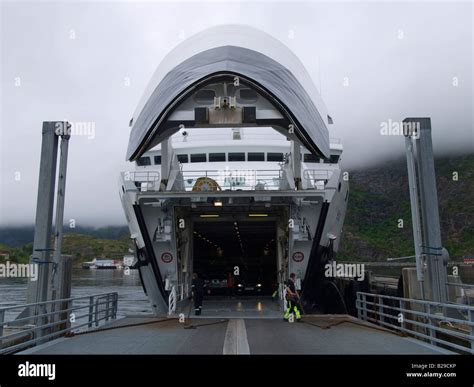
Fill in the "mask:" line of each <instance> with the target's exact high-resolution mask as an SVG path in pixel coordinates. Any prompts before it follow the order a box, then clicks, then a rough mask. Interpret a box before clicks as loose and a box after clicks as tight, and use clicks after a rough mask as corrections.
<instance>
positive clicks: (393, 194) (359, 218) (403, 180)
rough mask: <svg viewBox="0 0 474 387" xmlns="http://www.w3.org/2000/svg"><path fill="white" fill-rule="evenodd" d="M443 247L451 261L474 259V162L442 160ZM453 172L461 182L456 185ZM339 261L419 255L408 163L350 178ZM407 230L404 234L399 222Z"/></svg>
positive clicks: (439, 170) (438, 170) (439, 183)
mask: <svg viewBox="0 0 474 387" xmlns="http://www.w3.org/2000/svg"><path fill="white" fill-rule="evenodd" d="M435 169H436V174H437V187H438V200H439V211H440V222H441V235H442V241H443V245H444V246H445V247H446V248H447V249H448V251H449V253H450V256H451V259H452V260H456V261H461V260H462V259H463V258H466V257H473V256H474V225H473V220H474V157H473V156H465V157H459V158H449V159H448V158H443V159H437V160H436V162H435ZM453 172H457V173H458V180H457V181H455V180H453ZM349 184H350V193H349V204H348V210H347V215H346V220H345V225H344V235H343V239H342V245H341V250H340V252H339V254H338V258H339V259H341V260H342V259H345V260H363V261H385V260H386V258H387V257H401V256H408V255H413V254H414V247H413V236H412V235H413V234H412V228H411V213H410V198H409V192H408V178H407V172H406V164H405V160H403V159H402V160H398V161H391V162H386V163H385V164H384V165H383V166H377V167H376V168H372V169H368V170H365V171H363V172H362V171H352V172H351V173H350V181H349ZM399 219H402V220H403V228H398V220H399Z"/></svg>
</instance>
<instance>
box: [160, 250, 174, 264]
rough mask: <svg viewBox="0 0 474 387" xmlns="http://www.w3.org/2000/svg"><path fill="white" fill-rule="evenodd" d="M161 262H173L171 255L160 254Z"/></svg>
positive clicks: (166, 253)
mask: <svg viewBox="0 0 474 387" xmlns="http://www.w3.org/2000/svg"><path fill="white" fill-rule="evenodd" d="M161 260H162V261H163V262H164V263H170V262H171V261H172V260H173V254H171V253H168V252H165V253H163V254H161Z"/></svg>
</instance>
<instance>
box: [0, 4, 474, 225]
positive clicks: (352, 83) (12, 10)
mask: <svg viewBox="0 0 474 387" xmlns="http://www.w3.org/2000/svg"><path fill="white" fill-rule="evenodd" d="M1 7H2V30H1V43H2V60H1V65H2V70H1V79H2V85H1V92H2V99H1V104H0V105H1V109H2V116H1V145H0V150H1V158H0V160H1V165H0V170H1V178H0V179H1V180H0V183H1V187H0V224H2V225H11V224H18V223H31V222H33V221H34V213H35V202H36V193H37V184H38V170H39V165H38V162H39V152H40V146H41V123H42V121H45V120H58V119H59V120H61V119H67V120H70V121H73V122H88V123H93V124H94V125H95V137H94V138H93V139H90V138H87V137H86V136H77V137H74V138H72V140H71V144H70V157H69V163H68V166H69V171H68V177H67V192H66V213H65V220H66V221H67V220H68V219H71V218H73V219H75V220H76V223H77V224H78V225H84V224H94V225H104V224H111V223H124V222H125V220H124V216H123V213H122V208H121V206H120V202H119V197H118V193H117V190H118V184H117V178H118V172H119V171H120V170H126V169H130V166H129V165H128V164H127V163H126V162H125V161H124V157H125V150H126V147H127V142H128V135H129V127H128V122H129V119H130V117H131V115H132V113H133V111H134V109H135V107H136V105H137V103H138V101H139V99H140V97H141V94H142V93H143V91H144V90H145V88H146V85H147V83H148V80H149V79H150V77H151V75H152V74H153V72H154V70H155V69H156V67H157V65H158V63H159V62H160V60H161V59H162V58H163V57H164V56H165V55H166V53H167V52H169V51H170V50H171V49H172V48H173V47H175V46H176V45H177V44H178V43H179V42H180V40H181V38H182V37H183V36H190V35H192V34H194V33H197V32H199V31H201V30H203V29H205V28H208V27H211V26H214V25H218V24H225V23H245V24H248V25H251V26H254V27H256V28H259V29H262V30H264V31H266V32H268V33H270V34H271V35H273V36H275V37H277V38H278V39H280V40H281V41H282V42H283V43H285V44H287V45H288V46H289V47H290V48H291V49H292V50H293V51H294V52H295V53H296V54H297V55H298V56H299V57H300V59H301V60H302V61H303V63H304V64H305V65H306V67H307V68H308V71H309V72H310V74H311V76H312V78H313V80H314V81H315V83H316V85H317V86H318V87H319V88H321V92H322V97H323V99H324V101H325V102H326V105H327V106H328V109H329V111H330V114H331V116H332V117H333V118H334V121H335V124H334V126H333V127H332V128H331V136H332V137H339V138H342V140H343V143H344V147H345V153H344V163H345V164H344V165H345V166H346V167H347V168H361V167H364V166H366V165H369V164H374V163H377V162H380V161H381V160H384V159H385V158H387V157H393V156H396V155H403V140H402V139H401V138H398V137H395V136H385V137H384V136H381V135H380V126H381V124H382V123H383V122H387V121H388V120H390V119H391V120H402V119H403V118H404V117H407V116H430V117H431V118H432V124H433V139H434V147H435V151H436V152H437V153H439V154H441V153H442V154H455V153H459V152H467V151H472V149H473V148H474V147H473V145H474V140H473V126H472V123H473V121H474V120H473V87H472V86H473V77H472V69H473V62H472V51H473V42H472V4H470V3H455V4H451V3H448V2H446V3H423V2H421V3H418V2H417V3H413V4H410V3H405V2H404V3H400V4H396V3H383V4H376V3H359V2H355V3H335V4H329V3H310V2H307V3H296V4H295V3H290V2H289V3H281V2H278V3H269V2H266V3H258V4H252V3H249V2H242V3H238V2H231V3H215V2H213V3H199V2H194V3H174V2H173V3H171V2H170V3H163V2H158V3H148V2H144V3H130V2H120V3H109V2H94V3H88V2H72V3H69V4H68V3H43V2H40V3H26V2H20V3H13V2H4V3H2V5H1ZM197 15H200V17H196V16H197ZM455 84H456V85H455ZM18 176H19V177H20V179H19V180H18V179H16V178H18Z"/></svg>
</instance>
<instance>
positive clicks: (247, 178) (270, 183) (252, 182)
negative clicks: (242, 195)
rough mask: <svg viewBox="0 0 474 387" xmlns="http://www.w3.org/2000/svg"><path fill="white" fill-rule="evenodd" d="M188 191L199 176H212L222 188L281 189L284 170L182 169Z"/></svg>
mask: <svg viewBox="0 0 474 387" xmlns="http://www.w3.org/2000/svg"><path fill="white" fill-rule="evenodd" d="M182 174H183V180H184V184H185V189H186V191H191V190H192V189H193V187H194V185H195V184H196V182H197V180H198V179H199V178H206V177H207V178H211V179H213V180H214V181H215V182H216V183H217V184H218V185H219V187H220V189H221V190H279V189H280V186H281V182H282V181H283V175H282V170H255V169H249V170H231V169H221V170H199V171H182Z"/></svg>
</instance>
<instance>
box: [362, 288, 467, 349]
mask: <svg viewBox="0 0 474 387" xmlns="http://www.w3.org/2000/svg"><path fill="white" fill-rule="evenodd" d="M384 301H385V302H384ZM389 302H390V304H389ZM417 305H418V307H419V308H414V307H415V306H417ZM356 308H357V315H358V318H359V319H362V320H366V321H369V322H373V323H375V324H379V325H381V326H384V327H387V328H390V329H394V330H398V331H401V332H405V333H407V334H410V335H412V336H414V337H417V338H418V339H420V338H421V339H423V340H427V341H428V342H430V343H431V344H433V345H436V344H440V345H443V346H445V347H448V348H450V349H454V350H457V351H460V352H468V353H471V354H474V307H472V306H467V305H462V304H453V303H442V302H435V301H426V300H416V299H411V298H403V297H394V296H387V295H382V294H373V293H366V292H357V299H356ZM420 309H421V310H420ZM453 309H454V310H457V311H458V312H459V313H460V315H459V316H460V317H461V318H456V317H452V316H446V314H447V313H446V311H447V310H453ZM437 311H439V313H437ZM466 312H467V316H466V314H465V313H466ZM463 313H464V314H463ZM441 323H449V324H451V325H453V324H452V323H454V324H458V325H459V326H460V327H464V331H462V330H457V331H456V330H450V329H446V327H443V326H441ZM415 328H418V329H415ZM420 330H424V332H421V331H420ZM466 330H467V332H466ZM437 333H439V334H442V335H444V337H439V336H437ZM446 336H448V337H451V338H454V339H458V340H463V341H464V343H466V346H463V345H460V344H462V343H459V342H453V341H449V340H447V339H446Z"/></svg>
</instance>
